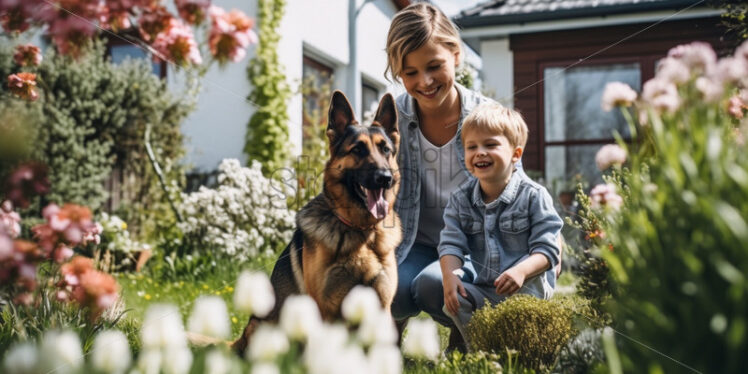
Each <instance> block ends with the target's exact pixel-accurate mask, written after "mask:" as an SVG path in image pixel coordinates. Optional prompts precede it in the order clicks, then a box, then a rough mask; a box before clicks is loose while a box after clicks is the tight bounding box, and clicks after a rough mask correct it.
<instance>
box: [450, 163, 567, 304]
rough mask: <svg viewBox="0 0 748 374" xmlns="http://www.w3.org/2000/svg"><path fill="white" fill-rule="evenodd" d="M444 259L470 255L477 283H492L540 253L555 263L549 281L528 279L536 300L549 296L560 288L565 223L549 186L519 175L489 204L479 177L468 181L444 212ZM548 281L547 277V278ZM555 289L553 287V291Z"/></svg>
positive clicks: (462, 258)
mask: <svg viewBox="0 0 748 374" xmlns="http://www.w3.org/2000/svg"><path fill="white" fill-rule="evenodd" d="M444 224H445V226H444V229H443V230H442V232H441V236H440V240H439V248H438V250H439V257H442V256H445V255H453V256H457V257H458V258H460V259H461V260H463V262H464V261H465V258H464V256H466V255H470V258H471V260H472V263H473V266H474V268H475V271H476V274H477V276H476V279H475V281H474V282H473V284H476V285H484V286H485V285H493V282H494V280H495V279H496V278H497V277H498V276H499V275H500V274H501V273H503V272H504V271H506V270H507V269H509V268H511V267H512V266H514V265H516V264H517V263H519V262H520V261H522V260H524V259H526V258H527V257H529V256H530V255H531V254H534V253H540V254H542V255H544V256H545V257H547V258H548V262H549V263H550V267H549V270H548V271H547V272H546V273H547V274H546V277H537V279H533V278H530V279H527V280H526V281H525V285H526V286H527V287H525V288H528V287H529V288H530V291H531V293H532V294H535V295H536V296H537V297H541V298H548V297H550V294H549V292H550V293H552V292H553V288H555V284H556V282H555V280H556V276H555V271H554V268H555V266H556V265H557V264H558V261H559V254H560V250H559V248H558V241H557V237H558V235H559V234H560V232H561V227H562V226H563V221H562V220H561V217H559V215H558V213H557V212H556V209H555V208H554V207H553V200H552V199H551V195H550V194H549V193H548V190H546V189H545V187H543V186H541V185H539V184H537V183H535V182H533V181H532V180H531V179H530V178H529V177H528V176H527V175H526V174H525V173H524V172H522V171H515V172H514V173H513V174H512V178H511V179H510V180H509V183H508V184H507V186H506V187H505V188H504V191H503V192H502V193H501V195H500V196H499V198H498V199H496V200H494V201H492V202H490V203H488V204H486V203H484V202H483V198H482V197H481V191H480V185H479V183H478V180H477V179H472V180H469V181H467V182H465V183H463V184H462V185H461V186H460V188H459V189H458V190H457V191H455V192H454V193H453V194H452V196H451V197H450V199H449V203H448V204H447V208H446V209H445V210H444ZM543 278H546V279H543ZM549 286H550V289H549V288H548V287H549Z"/></svg>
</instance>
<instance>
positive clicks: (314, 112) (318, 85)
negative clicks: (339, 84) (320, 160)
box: [301, 56, 333, 141]
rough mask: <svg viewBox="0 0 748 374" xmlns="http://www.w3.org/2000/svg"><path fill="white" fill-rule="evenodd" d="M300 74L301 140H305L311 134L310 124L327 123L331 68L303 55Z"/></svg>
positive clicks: (330, 90)
mask: <svg viewBox="0 0 748 374" xmlns="http://www.w3.org/2000/svg"><path fill="white" fill-rule="evenodd" d="M302 74H303V84H302V87H301V95H302V109H301V110H302V121H303V138H302V140H303V141H305V140H307V139H309V137H310V136H313V135H312V134H311V132H310V131H309V127H310V125H312V124H317V125H319V124H323V125H324V124H326V123H327V108H328V107H329V105H330V95H331V94H332V83H333V78H332V75H333V69H332V67H330V66H327V65H325V64H323V63H321V62H319V61H317V60H315V59H313V58H310V57H307V56H304V64H303V67H302Z"/></svg>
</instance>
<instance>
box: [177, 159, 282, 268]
mask: <svg viewBox="0 0 748 374" xmlns="http://www.w3.org/2000/svg"><path fill="white" fill-rule="evenodd" d="M218 171H219V174H218V186H217V187H216V188H214V189H211V188H206V187H200V189H199V190H198V191H197V192H194V193H191V194H185V195H183V196H182V204H181V211H182V212H183V214H184V221H183V222H180V223H179V224H178V226H179V228H180V229H181V230H182V231H183V232H184V234H185V236H186V237H187V238H188V240H191V241H193V243H194V245H195V246H199V247H200V248H199V249H198V252H201V253H211V252H219V253H223V254H226V255H229V256H235V257H236V258H238V259H242V260H243V259H247V258H249V257H253V256H255V255H257V254H259V253H267V252H274V251H275V250H277V249H278V248H280V247H281V246H282V245H285V244H286V243H288V242H289V241H290V240H291V236H292V235H293V230H294V228H295V223H294V217H295V214H294V213H293V212H291V211H289V209H288V207H287V205H286V200H287V196H290V195H292V193H293V190H292V189H290V188H289V187H288V186H286V185H283V184H281V183H279V182H277V181H275V180H273V179H269V178H266V177H265V176H263V174H262V170H261V166H260V163H259V162H257V161H253V162H252V166H251V167H249V168H247V167H242V166H241V165H240V164H239V161H238V160H236V159H226V160H223V162H221V164H220V165H219V167H218Z"/></svg>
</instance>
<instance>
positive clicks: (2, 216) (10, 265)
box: [0, 200, 43, 304]
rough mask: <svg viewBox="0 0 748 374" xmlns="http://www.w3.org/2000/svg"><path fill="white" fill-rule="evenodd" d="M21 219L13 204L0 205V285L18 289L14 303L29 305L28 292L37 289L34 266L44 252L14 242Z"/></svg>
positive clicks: (29, 244)
mask: <svg viewBox="0 0 748 374" xmlns="http://www.w3.org/2000/svg"><path fill="white" fill-rule="evenodd" d="M20 223H21V217H20V216H19V215H18V213H17V212H15V211H13V204H12V203H11V202H10V201H7V200H6V201H4V202H3V203H2V204H0V284H3V285H5V286H17V287H20V288H21V290H22V292H21V293H19V294H18V295H16V298H15V300H14V302H16V303H22V304H28V303H29V302H30V300H31V299H30V298H31V295H30V292H31V291H33V290H34V289H35V288H36V263H37V262H39V261H40V260H41V259H42V258H43V253H42V252H41V251H40V250H39V248H38V247H37V246H36V244H34V243H32V242H29V241H26V240H20V239H16V238H18V236H19V235H20V233H21V225H20Z"/></svg>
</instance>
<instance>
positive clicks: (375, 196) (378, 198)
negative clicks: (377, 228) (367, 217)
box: [366, 188, 390, 219]
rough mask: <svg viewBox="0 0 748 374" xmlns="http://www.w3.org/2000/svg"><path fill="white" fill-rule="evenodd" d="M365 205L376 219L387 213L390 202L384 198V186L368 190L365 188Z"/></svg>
mask: <svg viewBox="0 0 748 374" xmlns="http://www.w3.org/2000/svg"><path fill="white" fill-rule="evenodd" d="M366 206H367V207H368V208H369V212H371V215H372V216H374V218H376V219H383V218H384V217H385V216H386V215H387V209H388V208H389V206H390V204H389V203H388V202H387V201H386V200H385V199H384V188H378V189H376V190H370V189H368V188H366Z"/></svg>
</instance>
